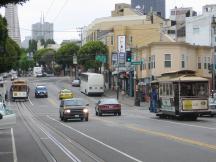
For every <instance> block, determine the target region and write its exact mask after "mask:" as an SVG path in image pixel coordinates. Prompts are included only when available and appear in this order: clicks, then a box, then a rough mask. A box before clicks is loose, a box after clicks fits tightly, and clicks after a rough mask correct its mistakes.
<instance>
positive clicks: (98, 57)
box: [95, 54, 107, 63]
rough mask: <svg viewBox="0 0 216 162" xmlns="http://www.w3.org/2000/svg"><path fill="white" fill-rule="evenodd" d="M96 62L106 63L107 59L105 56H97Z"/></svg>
mask: <svg viewBox="0 0 216 162" xmlns="http://www.w3.org/2000/svg"><path fill="white" fill-rule="evenodd" d="M95 59H96V61H99V62H102V63H106V61H107V59H106V55H103V54H102V55H97V56H96V58H95Z"/></svg>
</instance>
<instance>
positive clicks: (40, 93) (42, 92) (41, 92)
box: [35, 85, 48, 98]
mask: <svg viewBox="0 0 216 162" xmlns="http://www.w3.org/2000/svg"><path fill="white" fill-rule="evenodd" d="M37 97H46V98H48V90H47V87H46V86H43V85H38V86H36V88H35V98H37Z"/></svg>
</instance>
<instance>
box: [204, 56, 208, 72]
mask: <svg viewBox="0 0 216 162" xmlns="http://www.w3.org/2000/svg"><path fill="white" fill-rule="evenodd" d="M204 69H207V58H206V57H204Z"/></svg>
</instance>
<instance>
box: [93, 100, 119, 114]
mask: <svg viewBox="0 0 216 162" xmlns="http://www.w3.org/2000/svg"><path fill="white" fill-rule="evenodd" d="M104 113H106V114H110V113H112V114H114V115H117V114H118V115H119V116H120V115H121V104H120V103H119V102H118V100H117V99H115V98H103V99H100V100H99V101H98V102H97V103H96V106H95V114H96V116H98V115H99V116H102V114H104Z"/></svg>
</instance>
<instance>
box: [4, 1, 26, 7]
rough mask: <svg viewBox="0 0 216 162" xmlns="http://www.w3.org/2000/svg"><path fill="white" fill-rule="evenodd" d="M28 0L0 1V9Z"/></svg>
mask: <svg viewBox="0 0 216 162" xmlns="http://www.w3.org/2000/svg"><path fill="white" fill-rule="evenodd" d="M26 1H28V0H1V1H0V7H2V6H5V5H6V4H8V3H15V4H23V3H25V2H26Z"/></svg>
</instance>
